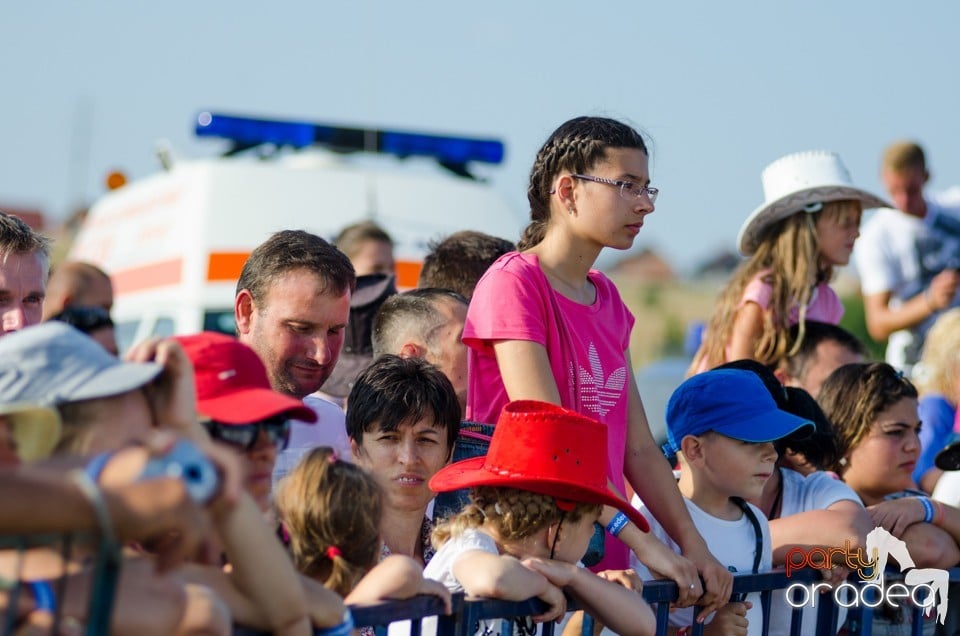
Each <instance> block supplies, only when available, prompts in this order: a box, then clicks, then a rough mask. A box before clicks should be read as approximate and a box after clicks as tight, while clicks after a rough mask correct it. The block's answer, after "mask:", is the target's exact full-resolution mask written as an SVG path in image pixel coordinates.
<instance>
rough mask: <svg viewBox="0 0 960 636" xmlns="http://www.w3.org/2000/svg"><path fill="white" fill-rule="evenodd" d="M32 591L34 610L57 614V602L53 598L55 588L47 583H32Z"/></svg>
mask: <svg viewBox="0 0 960 636" xmlns="http://www.w3.org/2000/svg"><path fill="white" fill-rule="evenodd" d="M30 589H31V590H32V591H33V606H34V610H37V611H40V612H50V613H51V614H55V613H56V611H57V601H56V599H55V598H54V596H53V588H52V587H51V586H50V583H48V582H47V581H30Z"/></svg>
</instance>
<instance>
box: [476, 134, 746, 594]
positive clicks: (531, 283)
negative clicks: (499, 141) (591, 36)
mask: <svg viewBox="0 0 960 636" xmlns="http://www.w3.org/2000/svg"><path fill="white" fill-rule="evenodd" d="M647 160H648V157H647V148H646V145H645V143H644V141H643V138H642V137H641V136H640V135H639V134H638V133H637V132H636V131H635V130H633V129H632V128H631V127H629V126H627V125H625V124H622V123H620V122H618V121H614V120H611V119H606V118H600V117H578V118H576V119H572V120H570V121H568V122H566V123H565V124H563V125H561V126H560V127H559V128H558V129H557V130H556V131H554V133H553V134H552V135H551V136H550V138H549V139H548V140H547V142H546V143H545V144H544V146H543V147H542V148H541V149H540V151H539V153H538V154H537V158H536V160H535V162H534V166H533V169H532V171H531V174H530V184H529V186H528V189H527V198H528V200H529V202H530V216H531V223H530V225H529V226H527V228H526V230H525V231H524V233H523V236H522V238H521V240H520V242H519V244H518V249H519V252H511V253H509V254H506V255H504V256H503V257H501V258H500V259H499V260H498V261H497V262H496V263H495V264H494V265H493V266H492V267H491V268H490V269H489V270H488V271H487V273H486V274H485V275H484V277H483V278H482V279H481V280H480V282H479V283H478V284H477V288H476V290H475V292H474V295H473V298H472V300H471V302H470V308H469V310H468V312H467V321H466V325H465V326H464V334H463V339H464V342H465V343H466V344H467V345H468V346H469V347H470V351H469V357H468V368H469V388H468V391H467V411H466V416H467V419H468V420H472V421H475V422H482V423H486V424H493V423H495V422H496V418H497V415H498V414H499V412H500V409H501V408H502V407H503V405H504V404H506V403H507V401H509V400H518V399H533V400H541V401H545V402H551V403H553V404H560V405H562V406H565V407H567V408H570V409H572V410H575V411H578V412H580V413H583V414H584V415H587V416H589V417H591V418H593V419H596V420H598V421H600V422H602V423H604V424H606V425H607V428H608V450H609V453H608V456H609V462H608V477H609V478H610V482H611V485H612V487H613V488H615V489H616V490H617V491H618V492H620V493H621V494H623V493H624V490H625V488H624V476H626V478H627V481H629V483H630V485H631V486H632V487H633V489H634V490H635V491H636V492H637V493H638V494H639V495H640V496H641V498H643V500H644V501H645V502H647V504H648V505H649V506H650V507H651V508H653V509H654V515H655V516H656V517H657V519H658V520H660V522H661V523H662V524H663V525H664V526H665V527H666V528H667V530H668V532H670V534H671V536H672V537H674V538H675V539H676V540H677V542H678V543H680V544H681V545H682V546H683V553H684V555H686V557H687V559H689V560H687V559H682V558H681V559H679V560H677V561H674V562H671V563H670V564H669V568H668V569H667V571H665V572H664V573H665V574H668V575H669V576H670V578H673V579H674V580H676V581H677V582H678V583H679V586H680V591H681V602H686V603H692V602H693V601H694V600H696V599H697V598H698V597H700V596H701V593H703V589H702V587H701V582H700V578H699V577H698V576H697V570H699V571H700V573H701V574H702V575H703V578H704V580H705V581H706V588H707V589H706V593H705V594H704V595H703V597H702V598H700V602H701V603H702V604H704V605H707V606H710V608H711V609H716V608H717V607H719V606H721V605H723V604H724V603H725V602H726V600H727V599H728V598H729V595H730V589H731V585H732V579H731V577H730V575H729V573H728V572H726V570H725V568H723V567H722V566H721V565H720V564H719V563H718V562H717V561H716V559H714V557H713V556H712V555H711V554H710V552H709V550H708V549H707V547H706V544H705V543H704V541H703V539H702V537H700V535H699V534H698V533H697V531H696V529H695V528H694V526H693V523H692V522H691V520H690V516H689V514H688V513H687V510H686V507H685V506H684V504H683V502H682V500H681V497H680V493H679V491H678V489H677V486H676V481H675V479H674V478H673V474H672V472H671V471H670V467H669V465H668V464H667V462H665V461H664V459H663V455H662V453H661V451H660V449H659V448H658V447H657V445H656V443H655V442H654V440H653V437H652V436H651V434H650V429H649V427H648V425H647V419H646V415H645V414H644V411H643V403H642V402H641V400H640V394H639V392H638V390H637V385H636V382H635V380H634V376H633V365H632V364H631V362H630V355H629V350H628V344H629V337H630V330H631V328H632V326H633V317H632V316H631V315H630V312H629V311H628V310H627V308H626V307H625V306H624V304H623V301H622V300H621V299H620V296H619V294H618V293H617V290H616V287H615V286H614V285H613V284H612V283H611V282H610V281H609V280H608V279H607V278H606V277H605V276H604V275H603V274H601V273H600V272H598V271H595V270H593V269H592V268H593V265H594V262H595V261H596V259H597V257H598V256H599V254H600V251H601V250H602V249H603V248H604V247H613V248H615V249H621V250H624V249H628V248H629V247H631V246H632V245H633V241H634V239H635V238H636V236H637V234H638V233H639V232H640V228H641V227H642V226H643V222H644V219H645V218H646V216H647V215H648V214H650V213H651V212H653V209H654V206H653V204H654V200H655V199H656V196H657V192H658V191H657V189H656V188H653V187H650V185H649V183H650V176H649V169H648V165H647ZM608 527H609V528H612V530H611V531H612V532H617V531H618V530H619V527H618V525H617V524H616V523H613V522H611V525H610V526H608ZM606 552H607V554H606V557H605V559H604V561H603V562H602V563H601V566H602V567H607V568H616V567H618V566H619V567H626V566H627V563H628V558H627V557H628V552H627V550H626V548H625V547H624V546H623V544H621V543H620V542H618V541H615V540H611V539H610V538H608V540H607V542H606ZM641 558H642V557H641ZM601 566H598V567H601Z"/></svg>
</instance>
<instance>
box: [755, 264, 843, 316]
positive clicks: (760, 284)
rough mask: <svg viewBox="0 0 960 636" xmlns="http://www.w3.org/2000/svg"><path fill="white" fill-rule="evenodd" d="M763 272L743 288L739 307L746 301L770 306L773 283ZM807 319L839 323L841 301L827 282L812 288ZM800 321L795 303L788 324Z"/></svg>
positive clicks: (841, 312)
mask: <svg viewBox="0 0 960 636" xmlns="http://www.w3.org/2000/svg"><path fill="white" fill-rule="evenodd" d="M764 278H766V275H765V273H764V272H761V273H760V274H758V275H757V276H756V277H754V279H753V280H752V281H750V283H749V284H748V285H747V287H746V289H744V290H743V297H742V298H741V299H740V304H739V305H738V306H737V308H738V309H739V308H740V307H743V306H744V305H745V304H746V303H748V302H754V303H757V304H758V305H760V306H761V307H762V308H763V309H764V310H767V309H769V308H770V297H771V296H773V285H771V284H770V283H768V282H766V281H765V280H764ZM806 318H807V320H816V321H818V322H828V323H830V324H831V325H836V324H839V323H840V319H841V318H843V303H841V302H840V299H839V298H838V297H837V292H835V291H833V287H830V285H828V284H827V283H820V284H819V285H817V286H816V288H815V289H814V290H813V296H812V297H811V298H810V304H809V305H807V317H806ZM799 321H800V306H799V305H797V304H796V303H794V304H793V306H791V307H790V324H791V325H795V324H797V323H798V322H799Z"/></svg>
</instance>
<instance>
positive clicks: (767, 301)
mask: <svg viewBox="0 0 960 636" xmlns="http://www.w3.org/2000/svg"><path fill="white" fill-rule="evenodd" d="M761 179H762V181H763V191H764V198H765V199H766V200H765V202H764V203H763V204H762V205H761V206H760V207H759V208H757V209H756V210H754V211H753V213H752V214H751V215H750V216H749V217H748V218H747V220H746V222H745V223H744V224H743V227H742V228H741V229H740V236H739V238H738V243H739V247H740V252H741V253H742V254H743V255H744V256H747V257H749V258H748V259H747V260H746V261H745V262H744V263H743V264H741V265H740V267H739V268H737V270H736V271H735V272H734V273H733V275H732V276H731V278H730V280H729V282H728V283H727V285H726V287H724V289H723V291H721V292H720V296H719V298H718V299H717V305H716V307H715V309H714V312H713V315H712V316H711V318H710V323H709V325H708V326H707V330H706V333H705V336H704V340H703V343H702V344H701V346H700V350H699V351H697V354H696V356H694V359H693V363H692V364H691V366H690V371H691V373H700V372H702V371H706V370H707V369H712V368H714V367H717V366H719V365H721V364H723V363H725V362H729V361H732V360H740V359H744V358H750V359H753V360H758V361H760V362H762V363H764V364H774V363H776V362H778V361H779V360H781V359H782V358H784V357H785V356H787V355H790V353H791V352H792V351H796V350H797V348H798V347H799V346H800V343H801V342H802V341H803V336H804V329H803V326H804V323H805V321H807V320H817V321H820V322H827V323H831V324H837V323H838V322H840V318H841V317H842V316H843V305H842V304H841V303H840V299H839V298H838V297H837V294H836V293H835V292H834V291H833V289H832V288H831V287H830V285H829V284H828V283H829V281H830V278H831V277H832V275H833V268H834V267H837V266H840V265H846V264H847V263H848V262H849V261H850V253H851V251H852V250H853V244H854V241H856V239H857V237H858V236H860V217H861V215H862V213H863V209H864V208H870V207H882V206H886V205H887V204H886V202H884V201H883V200H882V199H880V198H879V197H877V196H874V195H872V194H870V193H869V192H866V191H864V190H861V189H859V188H857V187H855V186H854V185H853V183H852V182H851V180H850V175H849V173H848V172H847V169H846V168H845V167H844V165H843V162H841V161H840V157H839V156H837V155H836V154H835V153H832V152H826V151H812V152H798V153H794V154H791V155H787V156H785V157H781V158H780V159H778V160H776V161H774V162H773V163H771V164H770V165H769V166H767V167H766V169H765V170H764V171H763V174H762V177H761ZM795 324H799V325H800V327H799V334H798V336H797V339H796V341H795V342H791V341H790V327H791V326H792V325H795Z"/></svg>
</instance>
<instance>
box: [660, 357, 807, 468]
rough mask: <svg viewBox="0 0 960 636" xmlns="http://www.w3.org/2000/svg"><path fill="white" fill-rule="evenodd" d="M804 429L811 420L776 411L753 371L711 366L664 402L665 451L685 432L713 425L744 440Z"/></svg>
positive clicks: (713, 428)
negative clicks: (665, 406)
mask: <svg viewBox="0 0 960 636" xmlns="http://www.w3.org/2000/svg"><path fill="white" fill-rule="evenodd" d="M801 429H807V430H806V433H807V434H810V433H812V432H813V430H814V425H813V422H811V421H810V420H807V419H804V418H802V417H797V416H796V415H792V414H790V413H787V412H786V411H781V410H780V409H779V408H777V403H776V402H775V401H774V400H773V396H771V395H770V391H768V390H767V387H766V386H764V384H763V381H762V380H761V379H760V378H759V377H757V374H756V373H753V372H751V371H744V370H741V369H714V370H713V371H707V372H705V373H700V374H697V375H695V376H693V377H692V378H688V379H687V380H686V381H685V382H684V383H683V384H681V385H680V386H679V387H677V390H676V391H674V392H673V395H671V396H670V401H669V402H668V403H667V443H666V444H664V446H663V450H664V452H665V453H666V454H668V455H673V454H676V453H677V451H679V450H680V442H681V441H682V440H683V438H684V437H686V436H687V435H702V434H703V433H706V432H708V431H714V432H717V433H720V434H721V435H726V436H727V437H732V438H733V439H738V440H741V441H744V442H756V443H760V442H772V441H774V440H778V439H781V438H783V437H786V436H787V435H790V434H791V433H794V432H796V431H800V430H801Z"/></svg>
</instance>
